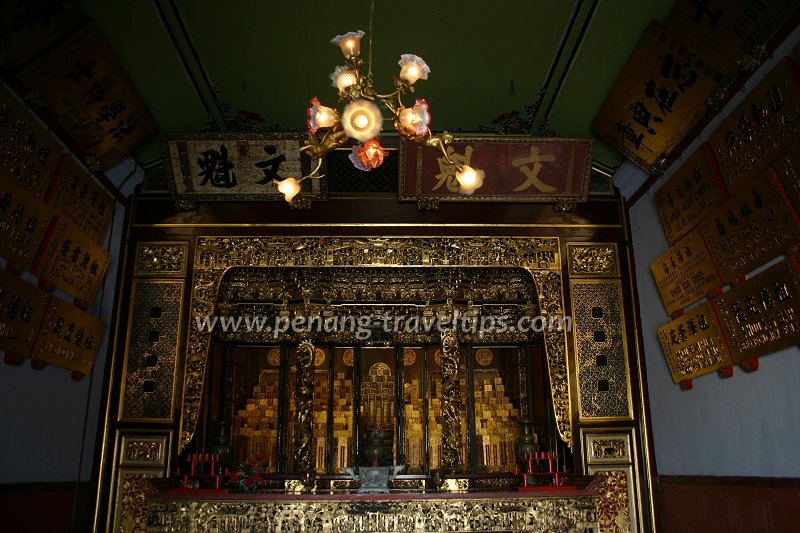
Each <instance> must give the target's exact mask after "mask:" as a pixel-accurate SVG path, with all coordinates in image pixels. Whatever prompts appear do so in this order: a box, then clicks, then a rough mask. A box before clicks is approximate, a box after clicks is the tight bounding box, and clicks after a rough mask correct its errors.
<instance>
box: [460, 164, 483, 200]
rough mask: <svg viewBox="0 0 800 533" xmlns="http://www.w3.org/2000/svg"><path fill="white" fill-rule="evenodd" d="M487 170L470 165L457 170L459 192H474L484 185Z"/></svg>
mask: <svg viewBox="0 0 800 533" xmlns="http://www.w3.org/2000/svg"><path fill="white" fill-rule="evenodd" d="M484 175H485V172H484V171H483V170H477V169H474V168H472V167H471V166H469V165H464V166H463V167H461V170H459V171H458V172H456V180H458V192H460V193H461V194H472V193H474V192H475V190H476V189H479V188H480V187H481V185H483V177H484Z"/></svg>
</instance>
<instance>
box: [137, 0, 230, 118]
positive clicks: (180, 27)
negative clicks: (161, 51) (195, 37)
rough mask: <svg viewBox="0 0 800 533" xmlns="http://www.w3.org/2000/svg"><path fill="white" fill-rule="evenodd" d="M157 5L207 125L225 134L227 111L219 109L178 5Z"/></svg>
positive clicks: (163, 0)
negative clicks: (224, 113)
mask: <svg viewBox="0 0 800 533" xmlns="http://www.w3.org/2000/svg"><path fill="white" fill-rule="evenodd" d="M153 5H154V7H155V9H156V12H157V13H158V16H159V18H160V19H161V23H162V24H163V26H164V31H166V33H167V35H168V36H169V38H170V41H171V42H172V46H173V48H174V49H175V54H177V56H178V59H180V62H181V64H182V65H183V70H184V72H185V73H186V77H187V78H188V80H189V83H190V84H191V86H192V88H193V89H194V92H195V94H196V95H197V100H198V102H199V103H200V105H201V106H202V108H203V111H204V112H205V114H206V120H207V122H208V123H209V125H211V124H213V125H214V126H215V127H216V129H217V130H220V131H224V130H225V121H224V119H223V111H222V109H220V106H219V99H218V98H216V96H215V93H214V91H215V90H216V89H215V87H214V86H213V85H212V83H211V80H210V79H209V77H208V74H207V71H206V68H205V65H204V64H203V62H202V60H201V59H200V54H199V53H198V52H197V49H196V48H195V46H194V43H193V41H192V39H191V36H190V35H189V31H188V29H187V27H186V24H185V23H184V21H183V17H182V16H181V13H180V10H179V9H178V6H177V5H175V2H174V1H172V0H153ZM198 78H202V79H198Z"/></svg>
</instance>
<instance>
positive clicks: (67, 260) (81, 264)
mask: <svg viewBox="0 0 800 533" xmlns="http://www.w3.org/2000/svg"><path fill="white" fill-rule="evenodd" d="M110 261H111V255H110V254H109V253H108V252H107V251H106V250H105V249H104V248H103V247H102V246H101V245H100V244H98V243H97V242H95V240H94V239H92V238H91V237H90V236H88V235H87V234H86V233H84V232H83V231H82V230H81V229H80V228H79V227H78V226H76V225H75V224H74V223H73V222H72V221H70V220H69V219H66V218H60V217H53V223H51V225H50V231H49V235H48V236H47V238H46V240H45V242H44V244H43V249H42V252H41V253H40V254H39V257H38V258H37V261H36V263H35V264H34V266H33V273H34V274H36V275H37V276H39V277H40V278H44V279H46V280H48V281H51V282H52V283H53V284H54V285H55V286H56V287H58V288H59V289H61V290H62V291H64V292H66V293H67V294H69V295H71V296H74V297H75V298H80V299H81V300H84V301H86V302H89V303H91V302H93V301H94V298H95V296H96V295H97V291H98V290H99V289H100V285H101V284H102V282H103V277H104V276H105V273H106V269H107V268H108V263H109V262H110Z"/></svg>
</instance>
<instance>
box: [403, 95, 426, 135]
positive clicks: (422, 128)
mask: <svg viewBox="0 0 800 533" xmlns="http://www.w3.org/2000/svg"><path fill="white" fill-rule="evenodd" d="M397 116H398V119H399V120H400V126H401V127H402V128H404V129H406V130H409V131H413V132H414V135H425V134H426V133H428V129H429V126H430V124H431V113H430V109H429V108H428V102H426V101H425V100H423V99H422V98H419V99H417V101H416V103H414V106H413V107H403V108H401V109H400V110H399V111H398V113H397Z"/></svg>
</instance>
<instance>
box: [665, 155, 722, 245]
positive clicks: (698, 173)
mask: <svg viewBox="0 0 800 533" xmlns="http://www.w3.org/2000/svg"><path fill="white" fill-rule="evenodd" d="M708 150H709V147H708V144H704V145H703V146H701V147H700V148H698V149H697V151H695V153H694V154H692V155H691V156H690V157H689V159H687V160H686V162H685V163H684V164H683V165H681V167H680V168H679V169H678V170H677V172H675V174H673V175H672V176H670V178H669V179H668V180H667V182H666V183H665V184H664V185H663V186H662V187H661V188H660V189H659V190H658V192H656V206H657V207H658V215H659V217H660V218H661V225H662V226H663V227H664V234H666V236H667V241H668V242H669V243H670V244H675V241H677V240H678V239H679V238H680V237H681V236H683V235H685V234H686V233H687V232H689V231H690V230H692V229H694V227H695V226H697V224H698V223H699V222H700V221H701V220H703V218H704V217H705V216H706V215H707V214H708V211H709V209H713V208H715V207H717V206H718V205H719V204H721V203H722V202H723V201H724V200H725V198H726V195H725V191H724V187H723V186H722V184H721V183H720V182H719V181H718V180H717V178H716V177H715V175H714V172H713V170H712V168H711V162H710V160H709V158H710V157H713V156H712V155H711V154H710V153H708Z"/></svg>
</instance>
